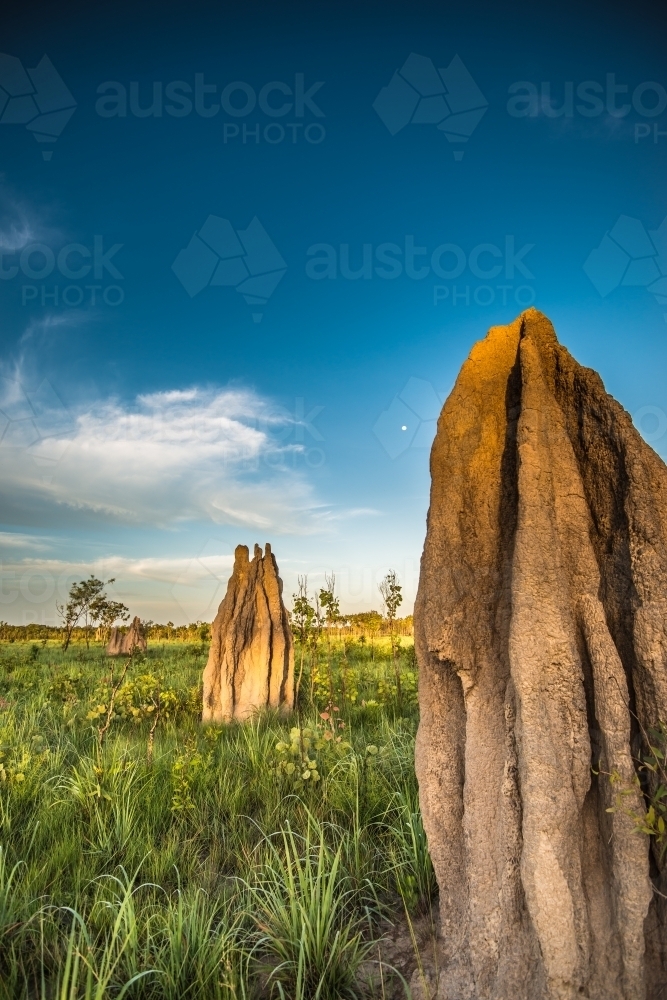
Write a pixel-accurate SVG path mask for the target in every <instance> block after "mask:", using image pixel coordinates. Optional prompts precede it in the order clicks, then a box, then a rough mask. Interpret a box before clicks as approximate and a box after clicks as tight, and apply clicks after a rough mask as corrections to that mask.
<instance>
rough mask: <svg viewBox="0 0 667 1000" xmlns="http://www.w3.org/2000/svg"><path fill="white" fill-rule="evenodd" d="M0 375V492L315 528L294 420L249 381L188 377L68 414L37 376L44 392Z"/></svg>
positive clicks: (121, 515)
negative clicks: (171, 386)
mask: <svg viewBox="0 0 667 1000" xmlns="http://www.w3.org/2000/svg"><path fill="white" fill-rule="evenodd" d="M0 381H1V382H2V383H3V384H2V385H1V386H0V390H1V393H0V395H1V398H0V411H2V412H4V414H5V417H4V418H2V412H0V421H2V420H3V419H4V424H5V426H2V424H1V423H0V434H2V435H4V436H3V437H2V441H1V443H0V460H1V461H2V465H3V485H2V492H3V494H4V496H5V498H6V499H7V498H9V499H12V500H13V501H14V503H15V504H16V503H17V502H18V503H19V504H20V502H21V498H29V499H30V500H31V502H34V501H38V502H40V503H41V504H42V505H44V504H46V505H50V506H51V508H52V509H53V505H56V506H58V507H65V508H69V509H75V510H81V511H86V512H89V513H91V512H92V513H93V514H95V515H96V516H97V517H98V518H100V519H103V520H112V521H120V522H124V523H130V524H137V525H139V524H152V525H157V526H162V527H166V526H168V525H170V524H175V523H177V522H182V521H207V520H208V521H213V522H215V523H232V524H241V525H248V526H252V527H257V528H263V529H266V530H269V529H272V530H273V531H279V532H283V533H284V532H290V533H291V532H294V533H299V534H301V533H304V532H309V531H315V530H322V526H323V514H322V510H321V505H320V504H318V503H317V501H316V498H315V496H314V492H313V489H312V487H311V485H310V483H309V481H308V479H307V477H306V474H305V471H303V468H302V470H301V471H299V469H298V464H299V463H298V459H299V455H300V452H301V451H302V449H303V446H302V445H300V444H297V443H296V442H295V441H294V437H295V435H294V434H293V431H294V428H295V420H294V418H292V417H291V416H290V415H289V413H287V411H285V410H282V409H280V408H277V407H275V406H272V405H271V404H270V403H269V402H267V401H266V400H264V399H262V398H261V397H259V396H258V395H257V394H256V393H253V392H250V391H247V390H241V389H225V390H217V391H213V390H202V389H198V388H192V389H187V390H176V391H168V392H157V393H151V394H147V395H141V396H138V397H137V399H136V400H135V402H134V403H133V404H131V405H127V404H124V403H121V402H119V401H118V400H107V401H103V402H101V403H99V404H97V405H96V406H94V407H93V408H92V409H90V410H89V411H87V412H81V413H78V414H71V413H69V412H68V411H67V410H66V409H65V408H64V407H63V406H62V404H61V403H60V402H59V400H58V399H57V396H56V395H55V393H54V392H53V390H52V389H51V387H50V386H49V385H48V383H44V384H43V386H44V385H46V386H47V388H48V390H50V392H49V391H46V390H44V388H43V386H42V387H40V390H38V392H37V393H33V394H30V393H24V392H23V390H22V389H20V387H18V383H12V382H11V381H10V380H7V379H4V380H0ZM17 387H18V388H17ZM37 397H39V398H37ZM324 520H326V516H325V517H324Z"/></svg>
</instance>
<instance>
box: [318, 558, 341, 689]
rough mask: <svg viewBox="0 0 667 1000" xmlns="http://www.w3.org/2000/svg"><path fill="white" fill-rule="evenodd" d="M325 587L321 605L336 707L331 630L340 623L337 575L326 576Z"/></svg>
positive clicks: (330, 683) (321, 591)
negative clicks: (325, 627)
mask: <svg viewBox="0 0 667 1000" xmlns="http://www.w3.org/2000/svg"><path fill="white" fill-rule="evenodd" d="M324 582H325V585H326V586H324V587H322V588H321V589H320V605H321V606H322V607H323V608H324V614H325V617H326V623H327V671H328V675H329V699H330V701H331V708H333V705H334V700H335V699H334V685H333V673H332V669H331V629H332V628H333V627H334V626H335V625H336V623H337V622H338V621H340V601H339V600H338V598H337V597H336V574H335V573H325V574H324Z"/></svg>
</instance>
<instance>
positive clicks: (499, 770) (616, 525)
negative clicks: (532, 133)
mask: <svg viewBox="0 0 667 1000" xmlns="http://www.w3.org/2000/svg"><path fill="white" fill-rule="evenodd" d="M431 475H432V487H431V504H430V510H429V515H428V527H427V535H426V542H425V545H424V553H423V556H422V565H421V575H420V582H419V592H418V597H417V602H416V606H415V643H416V647H417V655H418V659H419V666H420V710H421V721H420V727H419V732H418V737H417V751H416V766H417V775H418V778H419V784H420V796H421V804H422V812H423V815H424V824H425V827H426V830H427V834H428V839H429V847H430V850H431V855H432V858H433V862H434V866H435V870H436V874H437V877H438V882H439V885H440V899H441V917H442V929H443V938H444V947H445V953H446V960H447V965H446V969H445V972H444V975H443V978H442V981H441V996H442V997H447V998H450V997H452V998H453V997H456V998H457V1000H459V998H461V1000H463V998H480V1000H481V998H484V1000H486V998H489V1000H504V998H510V997H511V998H512V1000H542V998H544V1000H546V998H549V1000H551V998H554V1000H555V998H558V1000H561V998H568V1000H570V998H574V997H582V996H584V997H587V998H590V1000H640V998H644V997H648V998H650V1000H653V998H657V997H658V996H659V995H660V994H659V991H660V989H661V987H662V985H663V984H664V983H665V982H667V968H666V961H667V960H666V951H667V947H666V940H665V937H666V935H665V927H666V922H665V921H666V915H665V908H664V900H661V899H660V897H659V896H657V895H654V894H653V892H652V886H651V880H653V883H654V885H655V887H656V888H659V889H660V890H661V891H662V892H663V893H665V892H667V878H665V877H664V876H663V875H661V873H660V871H659V866H658V861H657V857H656V856H655V854H654V853H651V852H650V850H649V841H648V839H647V838H645V837H643V836H640V835H638V834H636V833H634V832H633V826H634V824H633V822H632V820H631V819H629V818H628V817H627V816H626V815H624V814H623V813H622V812H615V813H608V812H606V810H607V809H608V808H609V807H611V806H613V804H614V801H613V800H614V788H613V786H612V784H611V782H610V780H609V777H608V774H609V773H611V772H617V773H618V775H620V777H621V779H622V781H623V783H624V785H627V786H628V787H630V788H632V787H633V778H634V774H635V771H634V765H633V759H632V756H633V753H634V754H635V755H636V754H637V752H638V750H639V739H640V733H639V723H638V722H637V721H636V720H637V718H638V719H639V722H640V723H641V725H642V726H644V727H645V728H646V729H648V728H649V727H650V726H652V725H653V724H654V723H655V722H656V721H657V720H658V719H659V718H661V719H663V720H667V669H666V665H667V615H666V612H667V468H666V467H665V465H664V463H663V462H662V460H661V459H660V458H659V457H658V456H657V455H656V454H655V452H653V451H652V449H651V448H650V447H649V446H648V445H647V444H646V443H645V442H644V441H643V440H642V438H641V437H640V436H639V434H638V433H637V431H636V430H635V428H634V427H633V426H632V422H631V420H630V417H629V415H628V414H627V413H626V412H625V411H624V410H623V409H622V407H621V406H619V404H618V403H616V402H615V400H613V399H612V398H611V397H610V396H609V395H608V394H607V393H606V392H605V390H604V386H603V384H602V381H601V379H600V378H599V376H598V375H597V374H596V373H595V372H594V371H592V370H590V369H586V368H582V367H581V366H580V365H579V364H577V362H576V361H575V360H574V359H573V358H572V357H571V355H570V354H569V353H568V351H567V350H566V349H565V348H563V347H561V346H560V345H559V343H558V341H557V339H556V336H555V333H554V330H553V327H552V325H551V323H550V322H549V320H548V319H547V318H546V317H545V316H543V315H542V314H541V313H539V312H537V310H535V309H529V310H528V311H527V312H525V313H524V314H523V315H522V316H521V317H519V319H517V320H516V321H515V322H514V323H512V324H510V325H509V326H507V327H494V328H492V329H491V330H490V331H489V333H488V335H487V336H486V338H485V339H484V340H483V341H480V342H479V343H477V344H476V345H475V346H474V348H473V350H472V351H471V353H470V357H469V358H468V360H467V361H466V362H465V364H464V365H463V367H462V369H461V372H460V374H459V377H458V379H457V381H456V385H455V386H454V389H453V390H452V393H451V395H450V396H449V398H448V400H447V402H446V403H445V406H444V408H443V411H442V413H441V415H440V419H439V422H438V432H437V436H436V439H435V442H434V445H433V450H432V453H431ZM596 771H600V772H601V773H600V774H599V775H598V774H596V773H595V772H596ZM628 805H629V806H630V807H631V808H633V809H634V810H636V811H637V812H641V811H642V809H643V799H642V796H641V794H640V792H639V790H635V791H634V792H633V793H632V794H631V795H630V798H629V800H628Z"/></svg>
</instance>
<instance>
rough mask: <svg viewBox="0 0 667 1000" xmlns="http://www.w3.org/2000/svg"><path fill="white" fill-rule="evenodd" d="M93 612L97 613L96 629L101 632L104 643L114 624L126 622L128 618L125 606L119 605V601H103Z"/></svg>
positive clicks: (127, 609) (128, 612)
mask: <svg viewBox="0 0 667 1000" xmlns="http://www.w3.org/2000/svg"><path fill="white" fill-rule="evenodd" d="M109 582H111V581H109ZM94 610H95V611H97V612H99V625H98V628H99V629H100V631H101V632H102V635H103V637H104V640H105V641H107V640H108V638H109V633H110V632H111V629H112V628H113V626H114V625H115V624H116V622H118V621H120V622H126V621H127V620H128V618H129V617H130V610H129V608H128V607H127V606H126V605H125V604H121V602H120V601H106V600H105V601H104V602H102V607H101V608H100V607H98V606H96V607H95V609H94Z"/></svg>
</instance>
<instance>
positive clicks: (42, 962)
mask: <svg viewBox="0 0 667 1000" xmlns="http://www.w3.org/2000/svg"><path fill="white" fill-rule="evenodd" d="M402 643H403V645H402V647H401V649H400V652H399V663H400V674H401V685H400V703H399V692H398V691H397V685H396V675H395V670H394V666H393V664H392V662H391V657H390V654H389V648H388V644H387V642H386V641H383V640H377V641H376V643H375V645H374V648H373V650H371V649H370V648H369V647H368V646H364V645H363V644H361V643H359V642H353V643H351V642H349V641H348V642H346V643H343V642H334V643H332V646H331V648H330V649H329V648H328V647H327V645H326V644H321V646H320V649H319V651H318V653H317V655H316V656H315V657H312V656H311V653H310V652H308V653H307V655H306V657H305V670H304V678H303V682H302V685H301V699H300V702H301V703H300V706H299V712H298V714H297V713H294V714H293V715H292V717H291V718H289V719H284V718H280V717H278V716H276V715H273V714H268V713H267V714H262V715H258V716H257V717H256V718H255V719H254V720H253V721H252V722H251V723H247V724H245V725H230V726H226V727H222V728H207V727H202V725H201V723H200V704H201V689H200V680H201V673H202V669H203V666H204V662H205V657H206V652H207V649H206V647H205V645H204V644H202V643H190V644H188V643H176V642H169V643H163V644H153V645H152V646H151V647H150V648H149V650H148V653H147V654H146V655H143V656H139V657H137V658H136V660H134V661H133V662H132V663H131V665H130V668H129V670H128V672H127V675H126V677H125V679H124V681H123V684H122V685H121V686H120V687H119V688H118V690H117V692H116V695H115V700H114V703H113V706H110V695H111V691H112V689H113V687H114V685H117V682H118V678H119V671H120V670H121V669H122V664H116V666H115V672H116V673H115V679H113V680H112V679H111V678H110V675H109V671H110V663H109V661H108V660H107V659H106V658H105V656H104V652H103V650H102V649H101V648H100V647H98V646H95V645H94V644H91V647H90V649H87V648H86V646H85V645H84V644H81V645H74V646H72V647H71V648H70V649H69V650H68V652H67V653H66V654H63V652H62V650H61V649H60V648H59V647H58V646H56V645H55V644H51V643H30V642H27V643H19V642H15V643H1V644H0V754H1V756H0V1000H10V998H11V1000H83V998H85V1000H102V998H105V1000H106V998H118V1000H120V998H121V997H128V998H130V997H131V998H141V1000H144V998H146V1000H172V998H173V1000H176V998H178V1000H181V998H187V1000H200V998H201V1000H209V998H211V1000H222V998H227V1000H229V998H238V1000H246V998H247V1000H252V998H255V997H276V998H281V1000H283V998H285V1000H287V998H289V1000H316V998H317V1000H333V998H339V997H341V998H342V997H350V998H353V997H357V996H363V995H373V987H370V986H363V985H362V984H361V982H362V981H361V978H360V976H359V974H358V973H359V969H360V967H361V966H362V963H363V962H364V961H365V959H366V958H367V956H368V954H369V950H370V949H371V947H372V944H373V941H374V938H375V937H377V935H378V934H380V933H381V929H382V921H383V920H384V919H386V918H387V917H388V916H391V915H392V914H396V913H399V912H403V909H404V908H407V910H408V912H409V913H418V912H419V911H420V910H425V909H427V908H428V906H429V904H430V900H431V897H432V895H433V893H434V888H435V885H434V878H433V870H432V868H431V864H430V859H429V857H428V852H427V850H426V842H425V837H424V833H423V829H422V826H421V820H420V817H419V810H418V807H417V794H416V780H415V776H414V767H413V745H414V735H415V730H416V724H417V709H416V677H415V669H414V657H413V652H412V648H411V646H410V645H409V644H408V643H409V640H406V639H405V638H403V639H402ZM299 659H300V653H299V650H297V662H299ZM332 692H333V695H334V700H335V701H336V704H335V705H334V704H332V703H331V700H332V699H331V695H332ZM107 720H110V721H109V726H108V729H106V731H104V724H105V722H106V721H107ZM298 720H300V731H299V725H298ZM101 730H102V731H103V732H102V735H100V731H101ZM375 951H376V952H377V948H376V949H375ZM385 975H386V970H385ZM383 991H384V986H382V990H381V991H380V990H378V994H377V995H378V996H379V995H384V992H383Z"/></svg>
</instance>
